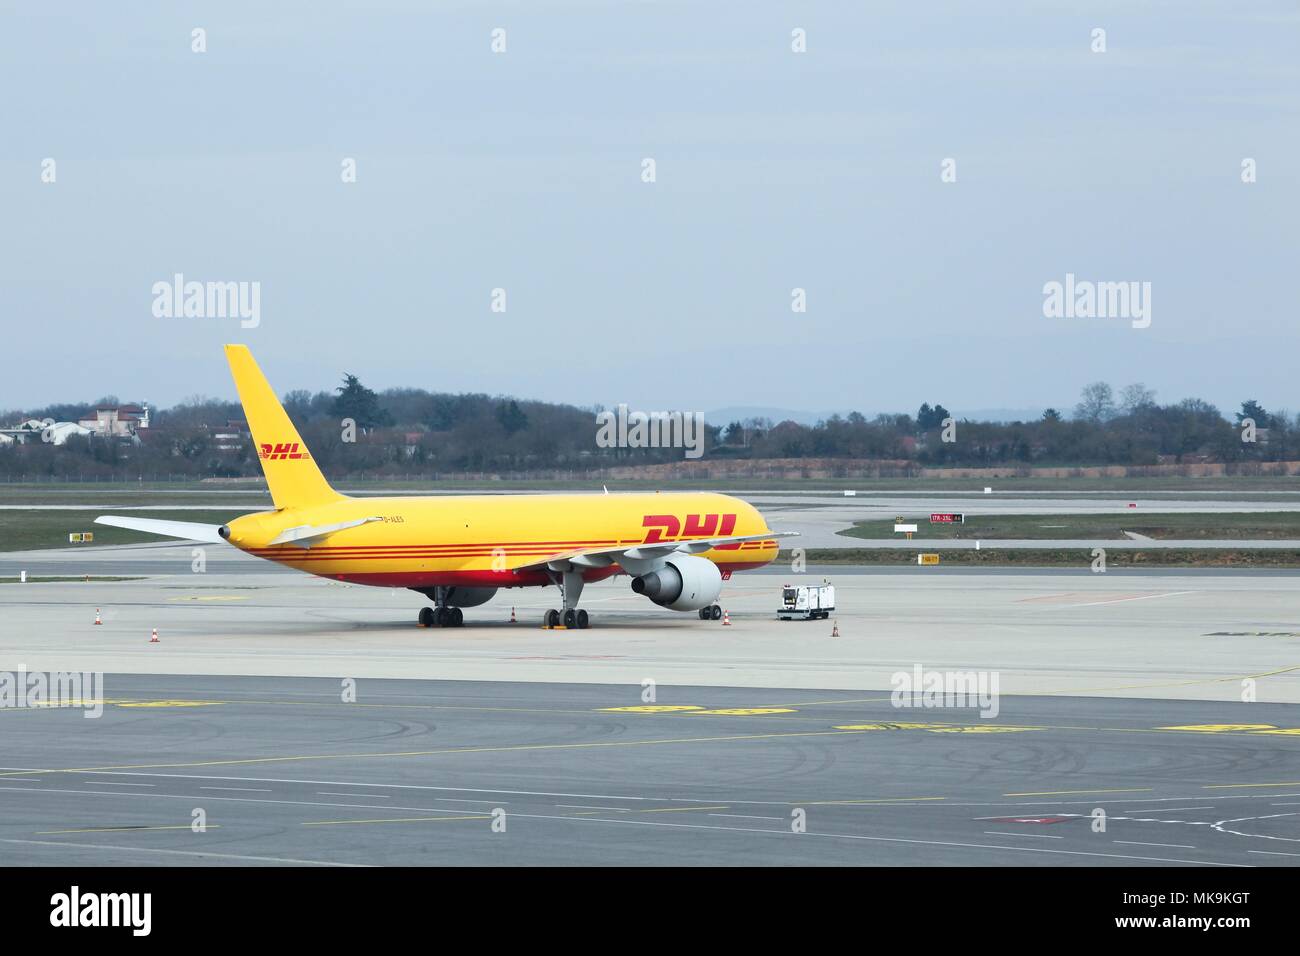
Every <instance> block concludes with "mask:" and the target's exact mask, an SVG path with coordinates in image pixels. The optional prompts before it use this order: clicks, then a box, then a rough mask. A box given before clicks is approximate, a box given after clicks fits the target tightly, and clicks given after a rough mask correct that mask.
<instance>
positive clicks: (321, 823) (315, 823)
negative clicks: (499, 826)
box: [301, 813, 492, 827]
mask: <svg viewBox="0 0 1300 956" xmlns="http://www.w3.org/2000/svg"><path fill="white" fill-rule="evenodd" d="M491 819H492V815H491V814H490V813H482V814H475V815H473V816H456V817H390V818H388V819H380V820H309V821H307V822H305V823H302V824H301V826H304V827H337V826H343V825H345V824H348V823H437V822H439V821H445V820H491Z"/></svg>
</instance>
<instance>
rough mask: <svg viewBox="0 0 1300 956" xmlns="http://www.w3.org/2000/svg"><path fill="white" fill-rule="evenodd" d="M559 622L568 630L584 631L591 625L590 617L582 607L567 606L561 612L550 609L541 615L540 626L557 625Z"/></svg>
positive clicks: (549, 626)
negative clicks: (567, 607) (566, 608)
mask: <svg viewBox="0 0 1300 956" xmlns="http://www.w3.org/2000/svg"><path fill="white" fill-rule="evenodd" d="M561 624H563V625H564V627H565V628H566V629H568V630H577V631H585V630H586V629H587V628H588V627H590V626H591V618H589V617H588V616H587V612H586V611H584V610H583V609H582V608H569V609H568V610H567V611H565V612H564V613H563V614H561V613H560V612H559V611H555V610H551V611H547V612H546V614H545V615H544V616H543V617H542V627H546V628H552V627H559V626H560V625H561Z"/></svg>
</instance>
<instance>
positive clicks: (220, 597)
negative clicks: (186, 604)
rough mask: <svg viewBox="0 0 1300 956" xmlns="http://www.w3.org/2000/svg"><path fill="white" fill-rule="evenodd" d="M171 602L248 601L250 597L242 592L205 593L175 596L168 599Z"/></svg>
mask: <svg viewBox="0 0 1300 956" xmlns="http://www.w3.org/2000/svg"><path fill="white" fill-rule="evenodd" d="M167 600H168V601H169V602H174V601H247V600H248V598H247V597H246V596H245V595H242V594H203V595H194V596H193V597H173V598H168V599H167Z"/></svg>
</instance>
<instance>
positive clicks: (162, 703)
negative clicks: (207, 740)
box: [16, 698, 224, 710]
mask: <svg viewBox="0 0 1300 956" xmlns="http://www.w3.org/2000/svg"><path fill="white" fill-rule="evenodd" d="M222 703H224V701H220V700H127V699H117V698H113V699H109V698H105V699H104V700H90V699H85V698H82V699H72V700H34V701H32V702H31V703H30V704H29V705H28V706H29V707H50V708H55V707H96V706H98V705H100V704H103V705H104V706H106V707H215V706H216V705H218V704H222ZM16 709H19V710H21V709H22V708H16Z"/></svg>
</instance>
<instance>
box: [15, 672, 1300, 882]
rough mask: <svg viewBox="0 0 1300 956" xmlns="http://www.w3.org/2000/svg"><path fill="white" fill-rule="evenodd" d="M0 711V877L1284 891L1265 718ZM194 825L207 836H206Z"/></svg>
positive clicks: (798, 710)
mask: <svg viewBox="0 0 1300 956" xmlns="http://www.w3.org/2000/svg"><path fill="white" fill-rule="evenodd" d="M105 690H106V696H107V697H108V699H109V701H110V703H109V704H108V705H107V706H106V708H105V710H104V712H103V714H102V716H101V717H99V718H98V719H86V718H85V717H84V716H83V712H82V711H80V710H76V709H53V708H42V709H26V710H12V709H10V710H0V727H3V738H4V741H5V745H4V760H3V768H2V769H0V865H58V864H75V865H96V864H104V865H108V864H120V865H186V864H196V865H198V864H202V865H222V864H238V865H284V864H297V865H324V866H331V865H333V866H337V865H376V864H387V865H395V864H439V865H445V864H457V865H485V864H492V865H502V866H516V865H534V864H546V865H555V864H560V865H583V864H593V865H649V866H658V865H705V864H709V865H762V866H773V865H810V864H815V865H913V866H945V865H976V864H980V865H984V864H994V865H1000V864H1016V865H1029V866H1097V865H1115V866H1157V865H1158V866H1202V867H1224V868H1226V867H1240V866H1294V865H1296V864H1297V863H1300V826H1298V825H1297V822H1298V821H1300V736H1297V735H1298V734H1300V728H1297V727H1296V724H1298V723H1300V720H1298V719H1297V716H1296V712H1295V709H1294V708H1293V707H1287V706H1280V705H1270V704H1242V703H1204V702H1173V701H1115V700H1097V699H1080V698H1053V699H1048V698H1007V699H1004V700H1003V707H1002V711H1001V713H1000V714H999V715H998V716H997V717H996V718H992V719H988V718H983V717H981V716H980V715H979V714H978V713H977V712H976V711H975V710H972V709H963V708H939V709H914V710H909V709H906V708H898V707H895V706H893V705H892V703H891V701H890V698H889V694H888V693H883V692H877V693H867V694H851V695H846V694H842V693H836V692H833V691H824V692H812V693H810V692H808V691H802V690H791V689H781V688H769V689H763V690H746V689H736V688H721V687H690V688H686V687H675V686H669V685H663V684H661V685H659V686H658V687H657V688H656V693H655V701H654V703H653V704H647V703H646V702H645V696H644V690H643V688H642V687H641V686H640V685H637V684H632V685H628V684H619V685H608V684H587V685H574V684H561V683H547V684H544V683H500V682H453V681H393V680H369V679H365V680H360V681H358V682H357V683H356V684H355V687H354V690H355V701H354V702H345V701H344V699H343V693H342V691H343V690H344V688H342V686H341V684H340V682H339V681H337V680H311V679H285V678H232V677H161V676H125V675H113V674H110V675H108V676H107V678H106V687H105ZM196 823H201V824H203V828H202V829H201V830H200V829H199V828H196Z"/></svg>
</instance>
